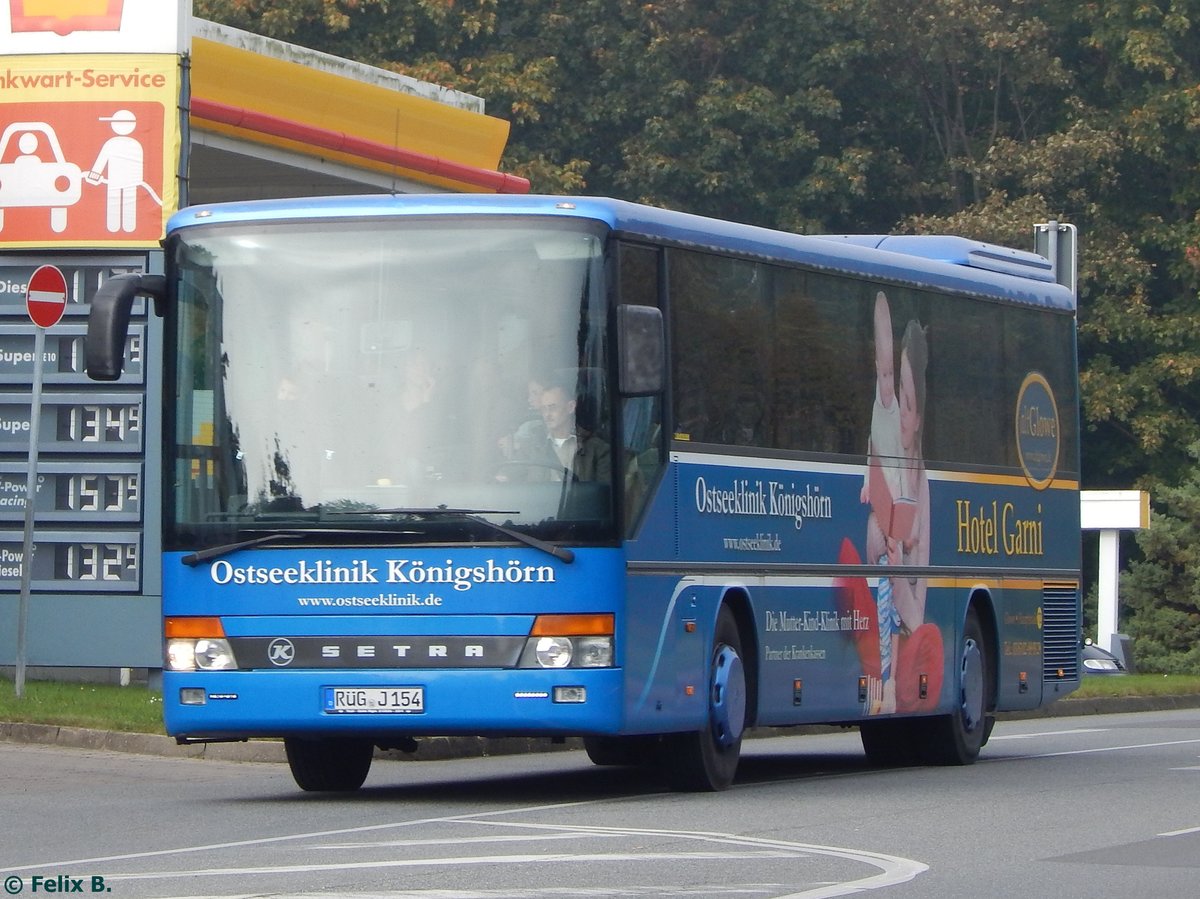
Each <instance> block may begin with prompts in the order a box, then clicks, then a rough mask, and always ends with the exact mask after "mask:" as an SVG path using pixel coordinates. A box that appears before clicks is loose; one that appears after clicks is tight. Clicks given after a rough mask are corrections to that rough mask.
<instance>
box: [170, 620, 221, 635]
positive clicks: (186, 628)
mask: <svg viewBox="0 0 1200 899" xmlns="http://www.w3.org/2000/svg"><path fill="white" fill-rule="evenodd" d="M163 634H164V635H165V636H166V638H167V639H168V640H170V639H172V638H176V639H188V638H194V639H204V638H208V639H213V638H217V639H220V638H223V637H224V636H225V628H223V627H222V626H221V619H220V618H216V617H205V618H167V619H166V620H165V621H164V622H163Z"/></svg>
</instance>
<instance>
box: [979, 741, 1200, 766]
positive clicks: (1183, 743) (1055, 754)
mask: <svg viewBox="0 0 1200 899" xmlns="http://www.w3.org/2000/svg"><path fill="white" fill-rule="evenodd" d="M1192 743H1200V740H1166V741H1164V742H1162V743H1135V744H1134V745H1132V746H1097V747H1095V748H1093V749H1067V750H1064V751H1062V752H1040V753H1037V754H1036V755H1012V756H1008V757H1006V758H991V759H987V761H989V762H1015V761H1019V760H1024V759H1052V758H1057V757H1058V756H1066V755H1093V754H1095V753H1097V752H1126V751H1128V750H1130V749H1160V748H1162V747H1163V746H1187V745H1189V744H1192Z"/></svg>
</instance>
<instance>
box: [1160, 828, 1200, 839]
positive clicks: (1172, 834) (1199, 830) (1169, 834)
mask: <svg viewBox="0 0 1200 899" xmlns="http://www.w3.org/2000/svg"><path fill="white" fill-rule="evenodd" d="M1186 833H1200V827H1185V828H1184V829H1183V830H1168V831H1167V832H1166V833H1160V834H1159V836H1160V837H1181V836H1183V835H1184V834H1186Z"/></svg>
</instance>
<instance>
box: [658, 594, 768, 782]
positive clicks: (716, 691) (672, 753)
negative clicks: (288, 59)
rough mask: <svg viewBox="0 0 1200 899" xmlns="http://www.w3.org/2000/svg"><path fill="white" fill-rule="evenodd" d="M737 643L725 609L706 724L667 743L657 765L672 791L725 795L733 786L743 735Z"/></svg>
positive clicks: (710, 680) (715, 647)
mask: <svg viewBox="0 0 1200 899" xmlns="http://www.w3.org/2000/svg"><path fill="white" fill-rule="evenodd" d="M746 696H747V687H746V669H745V666H744V664H743V663H742V640H741V635H740V634H739V632H738V628H737V622H736V621H735V620H734V617H733V612H731V611H730V610H729V607H728V606H723V607H722V608H721V612H720V614H719V615H718V616H717V628H716V633H715V634H714V635H713V649H712V655H711V657H710V661H709V671H708V720H707V723H706V725H705V726H704V727H703V728H702V729H700V730H699V731H696V732H695V733H687V734H674V735H672V736H670V737H668V738H666V740H665V742H664V746H663V757H662V760H661V761H662V764H663V765H664V766H665V769H666V774H667V779H668V781H669V782H670V784H671V787H672V789H675V790H681V791H689V792H703V791H717V790H724V789H727V788H728V787H729V785H730V784H732V783H733V776H734V774H735V773H737V766H738V758H739V756H740V755H741V751H742V735H743V733H744V732H745V730H746Z"/></svg>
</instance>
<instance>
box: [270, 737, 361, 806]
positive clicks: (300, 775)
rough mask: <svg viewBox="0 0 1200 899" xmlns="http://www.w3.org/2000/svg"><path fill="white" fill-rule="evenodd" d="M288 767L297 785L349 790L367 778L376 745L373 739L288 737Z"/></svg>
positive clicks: (309, 788) (311, 789) (308, 788)
mask: <svg viewBox="0 0 1200 899" xmlns="http://www.w3.org/2000/svg"><path fill="white" fill-rule="evenodd" d="M283 748H284V750H285V751H286V752H287V760H288V767H289V768H291V769H292V777H293V778H294V779H295V781H296V786H298V787H299V788H300V789H302V790H306V791H308V792H313V793H348V792H351V791H353V790H357V789H358V788H359V787H361V786H362V785H363V781H365V780H366V779H367V772H369V771H370V770H371V759H372V757H373V756H374V753H375V746H374V744H373V743H372V742H371V741H370V740H361V739H351V738H345V737H340V738H336V739H322V740H309V739H304V738H302V737H286V738H284V741H283Z"/></svg>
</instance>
